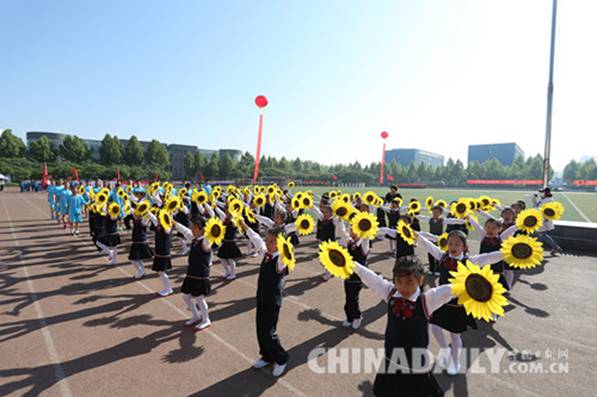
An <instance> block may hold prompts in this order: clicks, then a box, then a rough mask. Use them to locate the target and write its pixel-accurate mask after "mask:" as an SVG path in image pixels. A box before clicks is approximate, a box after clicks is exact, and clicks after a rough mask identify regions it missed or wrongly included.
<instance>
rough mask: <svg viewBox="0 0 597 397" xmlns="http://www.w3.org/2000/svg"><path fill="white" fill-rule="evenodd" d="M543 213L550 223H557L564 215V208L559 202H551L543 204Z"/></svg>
mask: <svg viewBox="0 0 597 397" xmlns="http://www.w3.org/2000/svg"><path fill="white" fill-rule="evenodd" d="M541 212H542V213H543V217H544V218H545V219H547V220H548V221H557V220H558V219H560V218H561V217H562V215H564V206H563V205H562V203H560V202H559V201H550V202H548V203H545V204H543V206H542V207H541Z"/></svg>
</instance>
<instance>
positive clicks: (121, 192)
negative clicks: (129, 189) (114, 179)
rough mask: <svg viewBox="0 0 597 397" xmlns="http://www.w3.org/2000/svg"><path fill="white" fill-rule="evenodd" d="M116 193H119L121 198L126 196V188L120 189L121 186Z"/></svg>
mask: <svg viewBox="0 0 597 397" xmlns="http://www.w3.org/2000/svg"><path fill="white" fill-rule="evenodd" d="M116 195H117V196H118V197H120V198H124V190H122V189H120V188H119V189H118V190H117V191H116Z"/></svg>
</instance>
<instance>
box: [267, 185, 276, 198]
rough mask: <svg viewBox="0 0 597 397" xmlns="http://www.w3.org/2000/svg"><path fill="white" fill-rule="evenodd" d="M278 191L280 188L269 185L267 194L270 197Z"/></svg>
mask: <svg viewBox="0 0 597 397" xmlns="http://www.w3.org/2000/svg"><path fill="white" fill-rule="evenodd" d="M277 190H278V187H277V186H276V185H275V184H273V185H269V186H268V187H267V194H269V195H272V194H275V193H276V191H277Z"/></svg>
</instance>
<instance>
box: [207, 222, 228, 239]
mask: <svg viewBox="0 0 597 397" xmlns="http://www.w3.org/2000/svg"><path fill="white" fill-rule="evenodd" d="M225 233H226V226H224V223H223V222H222V221H221V220H220V218H216V217H213V218H209V220H208V221H207V223H206V224H205V237H207V240H208V241H209V243H210V244H212V245H214V244H215V245H220V244H221V243H222V240H224V234H225Z"/></svg>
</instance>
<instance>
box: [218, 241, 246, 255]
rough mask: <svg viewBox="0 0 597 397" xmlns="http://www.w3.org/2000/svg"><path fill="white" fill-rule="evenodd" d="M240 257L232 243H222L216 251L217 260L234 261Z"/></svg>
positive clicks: (234, 244) (236, 246)
mask: <svg viewBox="0 0 597 397" xmlns="http://www.w3.org/2000/svg"><path fill="white" fill-rule="evenodd" d="M241 256H242V254H241V252H240V249H239V248H238V245H236V242H234V241H226V240H224V242H223V243H222V245H221V246H220V249H219V250H218V258H222V259H236V258H240V257H241Z"/></svg>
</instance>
